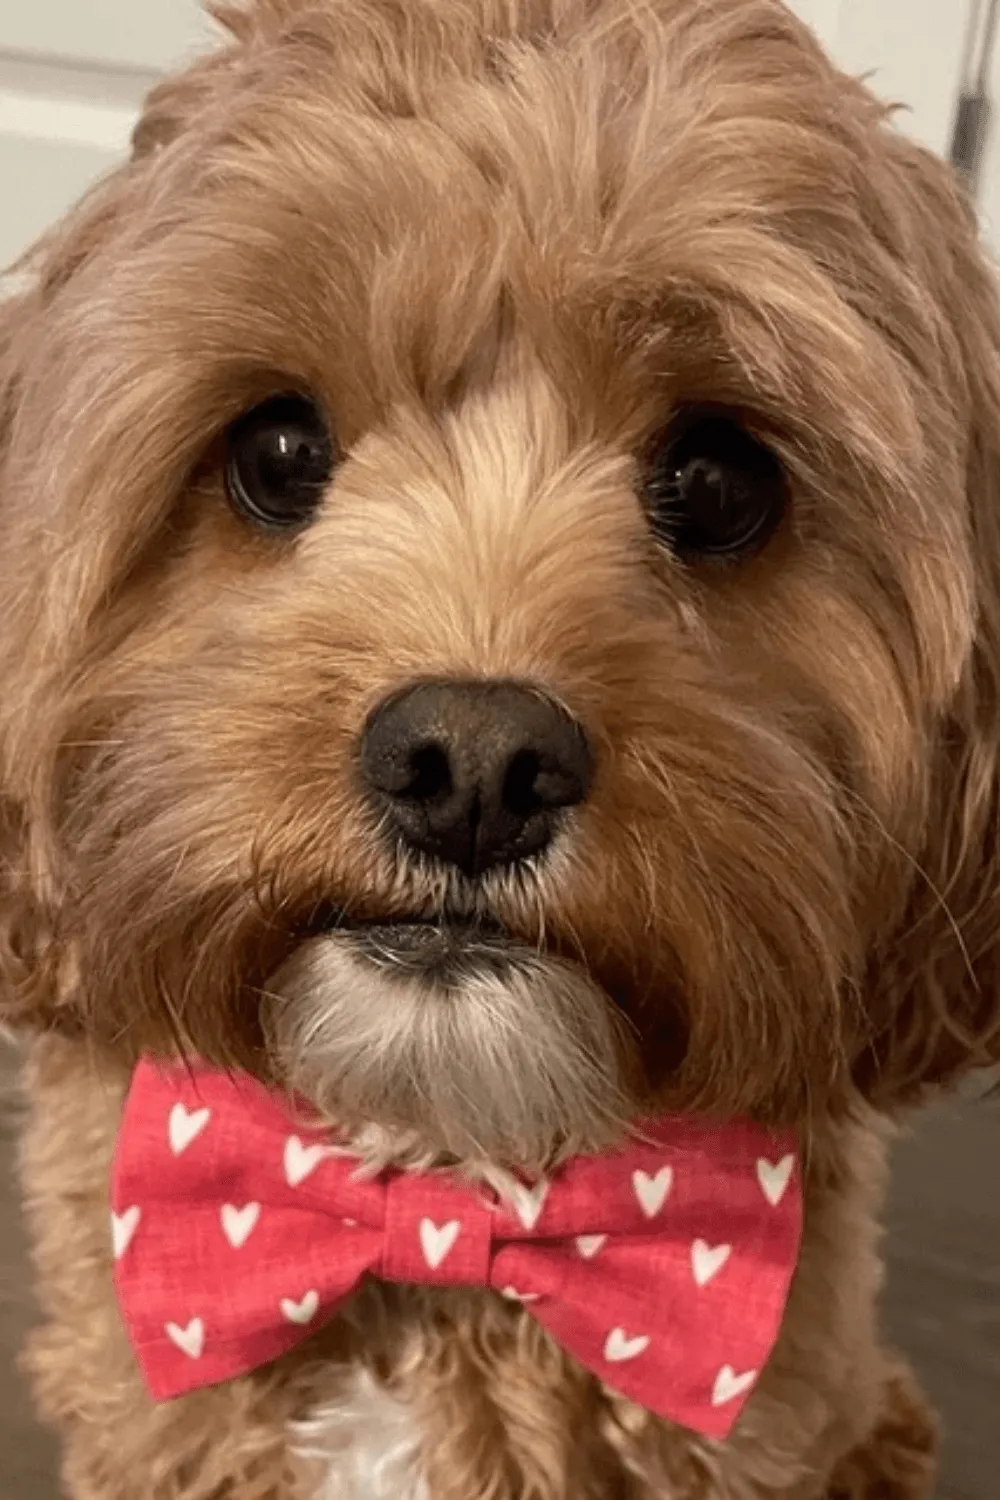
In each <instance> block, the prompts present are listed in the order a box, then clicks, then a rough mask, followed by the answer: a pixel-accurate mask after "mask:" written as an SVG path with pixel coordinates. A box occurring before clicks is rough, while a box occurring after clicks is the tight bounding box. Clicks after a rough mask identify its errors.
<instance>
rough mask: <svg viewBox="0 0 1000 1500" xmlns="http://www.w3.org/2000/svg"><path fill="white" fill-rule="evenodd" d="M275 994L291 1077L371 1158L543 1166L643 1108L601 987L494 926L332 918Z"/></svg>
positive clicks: (276, 1032) (271, 1019)
mask: <svg viewBox="0 0 1000 1500" xmlns="http://www.w3.org/2000/svg"><path fill="white" fill-rule="evenodd" d="M269 989H270V1000H269V1009H268V1017H267V1021H268V1030H269V1033H270V1038H271V1042H272V1046H273V1048H274V1050H275V1053H276V1056H277V1061H278V1068H279V1071H280V1073H281V1075H282V1077H283V1078H284V1079H285V1081H286V1082H287V1084H288V1085H289V1087H291V1088H292V1089H294V1090H295V1091H296V1092H297V1093H298V1094H300V1095H302V1096H304V1098H305V1099H307V1100H308V1101H309V1102H310V1103H311V1104H312V1105H313V1106H314V1107H315V1108H316V1109H318V1111H319V1112H320V1114H321V1115H322V1116H323V1118H324V1119H327V1120H329V1121H330V1123H331V1124H334V1125H336V1126H337V1127H339V1128H341V1129H344V1130H346V1131H348V1132H349V1133H350V1135H351V1137H352V1138H353V1139H354V1140H355V1142H358V1143H360V1147H362V1148H363V1149H364V1151H365V1154H366V1155H369V1156H373V1157H379V1158H381V1159H382V1160H390V1159H391V1160H394V1161H397V1162H400V1161H402V1162H406V1163H412V1164H422V1165H423V1164H430V1163H433V1162H450V1163H456V1162H457V1163H461V1164H464V1165H468V1166H469V1167H472V1168H476V1169H482V1168H485V1167H490V1168H498V1169H501V1170H509V1171H522V1172H532V1171H536V1172H537V1171H541V1170H544V1169H545V1168H546V1167H549V1166H551V1165H552V1164H553V1163H554V1162H555V1161H557V1160H558V1159H560V1158H561V1157H563V1156H566V1155H569V1154H572V1153H575V1152H586V1151H597V1150H600V1149H602V1148H603V1147H605V1146H607V1145H609V1144H611V1143H612V1142H613V1141H615V1140H617V1139H620V1137H621V1134H622V1132H623V1130H624V1128H625V1126H626V1123H627V1121H628V1119H629V1118H631V1117H632V1116H634V1114H635V1112H636V1111H635V1106H634V1104H633V1103H632V1102H630V1097H629V1089H628V1080H629V1078H630V1077H631V1075H632V1048H631V1045H630V1038H629V1035H628V1032H627V1030H626V1027H625V1024H624V1022H623V1020H622V1018H621V1016H620V1013H619V1011H618V1009H617V1008H616V1007H615V1006H614V1004H613V1003H612V1001H611V1000H610V999H609V997H608V996H607V994H606V993H605V992H604V991H603V990H602V989H601V988H600V987H599V986H598V985H597V984H595V983H594V981H593V980H592V979H591V978H590V977H589V976H588V975H587V974H586V973H585V972H584V970H583V969H581V968H577V967H574V966H571V965H570V964H568V963H565V962H563V961H562V960H561V959H557V958H554V957H552V956H549V955H546V954H542V953H539V952H537V951H535V950H534V949H531V948H528V947H525V946H523V945H521V944H519V943H517V942H515V941H512V940H511V939H510V938H508V937H507V936H506V935H504V934H502V933H500V932H499V931H494V930H489V929H486V928H483V927H481V926H478V925H477V926H463V925H449V924H431V923H424V922H398V923H392V924H374V925H369V926H365V927H360V928H353V929H351V928H344V927H338V928H337V929H335V930H333V931H330V932H326V933H324V934H322V935H321V936H317V937H313V938H310V939H308V940H307V941H305V942H304V943H303V944H302V945H301V946H300V947H299V948H298V949H297V950H296V952H295V953H294V954H293V956H292V957H291V959H290V960H288V961H287V962H286V964H285V965H284V966H283V968H282V969H281V970H280V971H279V973H278V974H277V975H276V976H275V977H274V979H273V980H272V982H271V985H270V987H269ZM380 1164H381V1162H380Z"/></svg>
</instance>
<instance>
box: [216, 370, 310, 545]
mask: <svg viewBox="0 0 1000 1500" xmlns="http://www.w3.org/2000/svg"><path fill="white" fill-rule="evenodd" d="M336 457H337V455H336V451H335V445H334V441H333V438H332V436H331V433H330V430H329V428H328V427H327V425H326V422H325V421H324V420H323V416H322V414H321V413H320V411H319V408H318V407H317V406H316V404H315V403H314V402H313V401H310V400H309V399H308V398H307V397H305V396H298V395H281V396H271V397H270V398H269V399H268V400H267V401H262V402H261V403H260V405H259V406H254V407H252V408H251V410H250V411H248V412H244V414H243V416H242V417H240V418H239V419H238V420H237V421H236V422H234V423H233V425H232V427H230V429H229V432H228V434H227V441H226V489H227V490H228V492H229V498H230V500H231V501H232V503H233V505H234V506H235V507H236V509H237V510H238V511H240V513H241V514H242V515H244V516H246V517H247V518H248V519H249V520H251V521H253V522H254V523H255V524H256V525H257V526H261V527H264V528H266V529H267V530H269V531H278V530H280V531H288V530H292V529H293V528H295V527H298V526H304V525H305V524H306V522H308V521H309V520H310V519H311V518H312V516H313V514H314V513H315V511H316V509H317V507H318V505H319V503H320V500H321V499H322V496H323V491H324V489H325V488H326V486H327V484H328V483H329V482H330V476H331V474H332V473H333V469H334V465H335V462H336Z"/></svg>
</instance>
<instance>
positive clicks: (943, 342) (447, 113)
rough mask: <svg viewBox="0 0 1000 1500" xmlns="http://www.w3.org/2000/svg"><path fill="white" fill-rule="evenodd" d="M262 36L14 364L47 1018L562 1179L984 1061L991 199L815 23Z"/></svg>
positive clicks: (121, 207) (162, 96) (235, 58)
mask: <svg viewBox="0 0 1000 1500" xmlns="http://www.w3.org/2000/svg"><path fill="white" fill-rule="evenodd" d="M219 11H220V19H222V21H223V22H224V23H225V24H226V25H227V26H228V28H229V30H230V33H231V36H230V40H229V42H228V44H227V46H226V47H225V48H224V49H223V50H221V51H220V52H219V53H217V54H216V55H214V56H213V57H211V58H209V59H208V60H206V61H204V62H202V63H199V64H197V65H196V66H195V67H194V68H193V70H191V71H190V72H189V73H188V74H186V75H185V76H183V77H181V78H180V79H178V80H175V81H171V82H169V83H167V84H165V85H164V86H163V87H162V88H161V89H159V90H157V91H156V92H155V93H154V95H153V96H152V98H151V100H150V101H149V105H148V108H147V111H146V113H145V116H144V118H143V121H142V123H141V124H140V126H139V128H138V131H137V134H136V142H135V151H134V155H133V159H132V160H131V162H130V163H129V164H128V165H126V166H124V167H122V168H121V170H120V171H118V172H117V173H116V174H114V175H113V176H112V177H111V178H110V179H109V180H108V181H107V182H105V183H104V184H103V185H102V186H100V187H99V188H98V189H97V190H96V192H95V193H94V194H93V195H92V197H91V198H90V199H89V200H88V201H87V202H86V203H84V205H83V206H82V207H81V208H80V209H79V210H78V211H77V213H76V214H75V215H74V216H73V217H71V218H70V220H69V221H68V222H67V224H66V225H64V226H63V227H62V228H60V229H59V230H58V231H56V233H55V234H54V235H53V236H52V237H51V238H50V239H49V240H48V241H47V242H46V243H45V244H43V245H42V246H40V247H39V248H38V249H37V251H36V252H35V253H34V256H33V257H32V261H31V270H32V272H33V278H34V279H33V284H32V285H31V286H30V287H29V288H28V289H27V290H26V291H24V292H23V293H22V294H21V295H20V296H19V298H17V299H16V300H14V301H12V302H11V303H9V305H8V306H7V308H6V309H5V311H4V314H3V316H4V324H3V334H2V343H0V373H2V403H3V404H2V412H3V426H2V430H0V441H2V444H3V447H2V458H0V505H2V516H3V524H4V534H5V546H4V555H3V590H4V617H5V630H4V634H3V641H2V645H0V651H2V656H3V662H2V672H3V679H2V680H3V683H4V692H3V697H2V702H0V716H2V726H0V727H2V753H3V778H4V789H5V838H6V850H5V879H6V883H7V891H6V893H5V896H4V903H3V911H4V924H5V925H4V933H3V955H4V968H5V973H6V992H5V999H4V1005H5V1007H6V1010H7V1013H8V1015H9V1016H10V1017H11V1018H13V1019H15V1020H17V1019H21V1020H25V1019H27V1020H34V1021H35V1023H36V1024H44V1025H48V1026H56V1027H60V1028H63V1029H75V1030H77V1031H78V1032H82V1033H85V1034H86V1035H88V1036H89V1037H91V1038H92V1039H94V1040H96V1042H97V1043H98V1044H99V1045H101V1046H104V1047H112V1048H115V1049H118V1051H119V1052H120V1053H121V1054H122V1055H123V1056H125V1057H131V1056H135V1055H136V1054H138V1053H139V1052H141V1051H143V1050H154V1051H157V1050H161V1051H162V1050H172V1049H175V1048H178V1047H181V1048H186V1049H192V1050H195V1051H197V1052H198V1053H200V1054H202V1055H204V1056H205V1057H207V1058H209V1059H211V1060H213V1061H216V1062H219V1063H223V1064H232V1065H236V1066H240V1067H246V1068H250V1069H252V1070H253V1071H255V1072H256V1073H258V1074H259V1075H261V1076H263V1077H265V1078H268V1079H272V1080H275V1081H279V1082H282V1083H285V1084H288V1085H290V1086H294V1087H296V1088H298V1089H300V1090H301V1091H303V1092H304V1093H305V1094H306V1095H307V1096H308V1097H310V1098H311V1099H312V1100H313V1101H314V1102H315V1103H317V1104H319V1105H320V1107H321V1108H323V1109H325V1110H327V1111H328V1112H329V1113H331V1114H332V1115H333V1116H335V1117H336V1118H338V1119H340V1120H343V1121H345V1122H347V1123H348V1124H350V1125H351V1126H352V1127H354V1128H355V1129H358V1130H363V1129H364V1128H365V1127H367V1126H371V1125H375V1126H377V1127H379V1128H380V1129H383V1130H389V1131H391V1132H393V1138H394V1139H395V1140H397V1141H408V1142H410V1143H411V1145H412V1149H413V1150H414V1151H430V1152H432V1153H434V1154H441V1153H444V1154H446V1155H448V1156H452V1157H455V1156H457V1157H461V1158H464V1157H470V1156H486V1157H490V1158H492V1159H494V1160H499V1161H504V1162H510V1163H514V1162H517V1163H520V1164H522V1165H523V1164H528V1165H531V1164H535V1165H537V1164H538V1163H540V1162H542V1161H544V1160H547V1159H549V1158H550V1157H551V1156H552V1155H553V1154H554V1153H557V1152H559V1151H561V1150H569V1149H579V1148H583V1147H593V1146H597V1145H599V1144H601V1143H602V1142H603V1141H605V1140H607V1139H609V1138H610V1137H611V1136H613V1134H614V1132H615V1131H616V1130H617V1128H618V1127H619V1125H620V1122H621V1121H622V1120H623V1119H624V1118H626V1117H628V1116H629V1115H632V1114H635V1113H636V1112H638V1111H641V1110H644V1109H647V1108H649V1107H650V1106H651V1105H653V1104H657V1105H662V1106H665V1107H674V1108H682V1109H697V1110H718V1111H726V1112H734V1111H741V1110H749V1111H751V1112H753V1113H755V1114H757V1115H759V1116H760V1117H761V1118H766V1119H779V1118H780V1119H788V1118H796V1119H801V1118H803V1117H805V1116H807V1115H808V1114H809V1112H810V1111H822V1110H825V1109H831V1108H836V1107H837V1106H838V1105H840V1104H843V1103H844V1102H845V1101H846V1100H848V1099H849V1098H850V1097H851V1094H852V1091H853V1090H856V1089H858V1088H860V1089H862V1090H864V1091H865V1092H866V1093H867V1094H868V1095H869V1096H871V1097H873V1098H875V1099H876V1100H877V1101H878V1102H895V1101H897V1100H899V1099H901V1098H903V1097H905V1096H906V1095H907V1094H909V1093H912V1092H913V1090H914V1089H916V1088H918V1087H919V1086H921V1085H923V1084H925V1083H927V1082H932V1081H937V1080H940V1079H944V1078H946V1077H949V1076H952V1075H953V1074H954V1073H955V1072H956V1071H958V1070H959V1069H960V1068H962V1067H964V1066H967V1065H969V1064H970V1063H973V1062H976V1061H979V1060H982V1059H983V1058H985V1057H986V1056H987V1055H988V1054H989V1052H990V1051H991V1050H994V1051H995V1050H996V1033H997V1024H998V1017H1000V1007H998V999H997V984H996V972H995V965H996V956H997V933H998V930H1000V900H998V879H1000V872H998V866H997V856H996V834H997V811H998V809H997V749H998V743H1000V718H998V715H1000V682H998V676H997V671H998V662H1000V616H998V610H1000V576H998V565H1000V485H998V482H997V481H998V475H1000V469H998V460H997V443H998V440H1000V439H998V434H1000V364H998V350H1000V323H998V316H997V310H996V306H995V289H994V285H993V282H992V280H991V279H990V276H989V274H988V271H987V269H986V267H985V265H984V262H983V259H982V257H981V254H980V251H979V249H978V247H977V243H976V232H975V226H974V223H973V220H972V215H971V213H970V212H969V210H968V208H967V207H966V205H965V204H964V203H963V201H962V200H961V197H960V194H959V193H958V191H957V190H956V189H955V187H954V186H953V184H952V182H951V180H950V177H949V174H948V172H947V170H946V169H945V167H944V166H943V165H941V164H939V163H938V162H936V161H934V160H933V159H932V158H930V157H929V156H928V155H926V154H924V153H923V152H921V151H920V150H918V149H917V148H916V147H914V146H912V145H911V144H909V143H907V141H906V140H905V139H904V138H903V137H902V136H901V135H899V134H897V133H896V132H895V131H894V129H893V128H892V127H891V125H890V124H889V123H888V122H887V121H886V119H885V118H884V111H883V110H882V109H881V108H880V107H879V106H878V105H877V104H876V103H875V101H874V100H873V99H872V98H871V97H870V96H869V95H868V94H867V93H866V92H865V90H864V89H863V88H861V87H860V86H859V85H856V84H855V83H853V82H851V81H850V80H848V79H846V78H844V77H843V76H841V75H839V74H838V73H837V72H836V71H835V70H834V69H833V68H832V67H831V65H830V64H829V63H828V62H827V61H826V59H825V58H824V57H823V56H822V54H821V52H820V51H819V49H818V47H817V46H816V45H815V43H814V42H813V40H812V38H811V36H810V35H809V34H808V33H807V32H806V30H805V29H804V28H803V27H801V26H800V25H799V24H798V23H797V22H796V21H795V20H794V19H793V18H792V17H791V16H790V15H789V14H788V13H787V12H786V11H785V10H784V9H783V8H782V7H781V6H780V5H778V4H776V3H772V0H716V3H712V4H708V3H696V4H690V3H687V0H684V3H681V0H657V3H655V4H652V5H648V6H642V7H639V6H633V5H631V4H627V3H625V0H568V3H565V4H554V3H552V0H521V3H518V4H515V5H509V4H494V3H492V0H447V3H444V0H402V3H398V4H389V3H384V0H363V3H358V0H352V3H350V4H347V3H342V0H255V3H252V4H248V5H246V6H245V7H243V8H240V7H238V6H235V5H225V6H220V7H219ZM991 1039H992V1040H991Z"/></svg>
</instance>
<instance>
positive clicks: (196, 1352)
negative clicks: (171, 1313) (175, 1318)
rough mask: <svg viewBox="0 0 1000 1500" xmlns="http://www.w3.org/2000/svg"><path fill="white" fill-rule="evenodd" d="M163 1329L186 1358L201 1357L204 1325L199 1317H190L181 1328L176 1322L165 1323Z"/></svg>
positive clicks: (203, 1345)
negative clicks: (188, 1321)
mask: <svg viewBox="0 0 1000 1500" xmlns="http://www.w3.org/2000/svg"><path fill="white" fill-rule="evenodd" d="M163 1331H164V1333H165V1334H166V1335H167V1338H168V1339H169V1340H170V1342H171V1343H172V1344H176V1345H177V1348H178V1349H179V1350H180V1351H181V1353H182V1354H186V1355H187V1357H188V1359H201V1356H202V1353H203V1352H204V1348H205V1325H204V1323H203V1322H202V1320H201V1318H192V1319H191V1321H190V1323H187V1324H186V1325H185V1326H184V1327H183V1328H181V1327H180V1325H179V1324H178V1323H167V1324H165V1325H164V1329H163Z"/></svg>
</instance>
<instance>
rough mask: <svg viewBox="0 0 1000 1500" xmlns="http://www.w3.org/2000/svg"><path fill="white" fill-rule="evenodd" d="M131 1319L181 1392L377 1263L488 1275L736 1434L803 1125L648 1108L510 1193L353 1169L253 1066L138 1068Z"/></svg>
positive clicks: (341, 1292)
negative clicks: (792, 1127) (494, 1197)
mask: <svg viewBox="0 0 1000 1500" xmlns="http://www.w3.org/2000/svg"><path fill="white" fill-rule="evenodd" d="M112 1204H113V1214H112V1232H113V1242H114V1254H115V1260H116V1272H115V1274H116V1283H117V1288H118V1297H119V1301H120V1304H121V1308H122V1313H123V1316H124V1320H125V1324H126V1326H127V1328H128V1332H129V1335H130V1337H131V1339H132V1342H133V1344H134V1346H135V1349H136V1353H137V1355H138V1359H139V1363H140V1365H141V1367H142V1371H143V1374H144V1376H145V1379H146V1383H147V1385H148V1386H149V1389H150V1391H151V1392H152V1394H153V1396H154V1397H155V1398H157V1399H158V1400H164V1399H167V1398H169V1397H172V1396H178V1395H181V1394H183V1393H184V1392H187V1391H191V1390H193V1389H196V1388H198V1387H201V1386H206V1385H213V1384H216V1383H217V1382H219V1381H223V1380H230V1379H232V1378H234V1377H235V1376H238V1375H242V1374H245V1373H246V1372H247V1371H249V1370H252V1369H256V1368H257V1367H258V1366H260V1365H263V1364H267V1363H268V1362H269V1361H271V1360H273V1359H277V1358H278V1357H279V1356H280V1355H282V1354H284V1353H286V1352H287V1351H288V1350H289V1349H291V1348H292V1347H293V1346H294V1345H295V1344H296V1343H298V1342H300V1341H301V1340H302V1339H303V1338H304V1337H305V1336H306V1334H307V1333H308V1332H309V1331H310V1330H312V1329H314V1328H316V1327H317V1326H318V1325H319V1324H321V1323H322V1322H323V1321H324V1320H326V1319H329V1318H330V1317H331V1316H332V1315H333V1314H334V1313H335V1311H336V1309H337V1308H338V1306H340V1304H341V1303H343V1302H344V1300H345V1299H346V1298H347V1297H349V1296H350V1295H351V1293H352V1292H353V1291H355V1289H356V1288H357V1287H358V1285H359V1283H360V1282H361V1281H362V1279H363V1278H364V1277H365V1276H366V1275H374V1276H379V1277H381V1278H382V1279H383V1280H386V1281H401V1282H423V1283H429V1284H435V1285H442V1286H478V1287H491V1288H493V1290H494V1291H496V1292H499V1293H500V1294H501V1295H502V1296H505V1297H510V1298H513V1299H515V1300H517V1301H519V1302H521V1303H523V1304H524V1305H525V1307H526V1309H527V1311H528V1312H530V1314H531V1316H532V1317H534V1318H537V1319H538V1321H539V1323H541V1324H543V1325H544V1327H545V1328H547V1329H548V1330H549V1332H550V1333H551V1334H552V1336H553V1337H554V1338H555V1339H557V1340H558V1341H559V1343H560V1344H562V1345H563V1347H564V1348H566V1349H567V1350H569V1351H570V1353H572V1354H573V1355H575V1357H576V1358H577V1359H578V1360H580V1362H581V1363H582V1364H584V1365H586V1366H587V1368H588V1369H590V1370H592V1371H594V1373H595V1374H597V1375H598V1376H600V1378H601V1380H603V1381H605V1382H606V1383H607V1384H608V1385H609V1386H612V1387H613V1388H614V1389H615V1390H618V1391H620V1392H622V1393H623V1394H624V1395H626V1396H628V1397H630V1398H631V1399H632V1400H633V1401H636V1402H638V1403H639V1404H640V1405H641V1406H644V1407H648V1408H649V1409H650V1410H651V1411H654V1412H657V1413H659V1414H660V1415H661V1416H663V1417H667V1418H669V1419H670V1420H672V1421H674V1422H678V1423H680V1424H681V1425H683V1426H685V1427H689V1428H693V1429H694V1430H696V1431H698V1432H702V1433H705V1434H706V1435H707V1436H710V1437H715V1438H724V1437H726V1436H727V1435H728V1433H729V1431H730V1429H731V1427H732V1426H733V1423H734V1422H735V1421H736V1418H737V1417H738V1415H739V1413H740V1410H741V1409H742V1407H743V1404H744V1402H745V1401H746V1399H747V1397H748V1395H749V1393H750V1391H751V1390H752V1388H753V1385H754V1383H755V1381H756V1380H757V1377H758V1375H759V1374H760V1371H761V1369H762V1367H763V1365H764V1363H765V1361H766V1360H767V1358H768V1356H769V1354H770V1352H771V1349H772V1347H773V1345H774V1342H775V1339H776V1338H777V1334H778V1329H779V1327H780V1323H781V1318H782V1314H783V1311H784V1307H785V1302H786V1300H787V1297H788V1289H789V1284H790V1282H791V1278H792V1273H793V1271H794V1268H795V1262H796V1257H797V1254H798V1245H799V1236H800V1231H801V1221H802V1194H801V1187H800V1183H799V1173H798V1171H797V1169H796V1156H795V1150H794V1144H793V1142H792V1140H791V1138H790V1137H787V1136H780V1137H779V1136H775V1135H773V1134H769V1133H768V1132H766V1131H764V1130H762V1129H761V1128H759V1127H758V1126H756V1125H753V1124H750V1123H748V1122H746V1121H732V1122H726V1123H723V1124H719V1123H712V1122H709V1121H704V1120H699V1119H695V1118H689V1117H668V1118H663V1119H658V1120H654V1121H652V1122H647V1123H645V1124H644V1125H643V1127H642V1132H641V1137H639V1136H637V1137H636V1138H635V1139H633V1140H631V1141H630V1142H629V1144H628V1145H627V1146H626V1147H624V1148H623V1149H621V1150H618V1151H615V1152H612V1153H608V1154H605V1155H602V1156H592V1157H576V1158H574V1159H573V1160H571V1161H569V1162H567V1163H566V1164H565V1165H564V1166H563V1167H561V1168H560V1169H559V1170H558V1171H557V1172H556V1173H555V1174H554V1175H553V1177H552V1178H551V1180H549V1181H543V1182H540V1183H537V1184H536V1185H535V1186H533V1187H530V1188H529V1187H523V1188H521V1189H520V1190H519V1193H518V1195H517V1198H516V1201H515V1203H514V1204H513V1205H508V1204H505V1203H499V1202H495V1201H488V1200H487V1195H486V1193H485V1192H484V1190H483V1189H482V1188H479V1187H476V1186H470V1185H468V1184H465V1183H462V1182H460V1181H458V1180H456V1179H454V1178H451V1177H448V1176H446V1175H444V1174H441V1173H430V1172H408V1171H397V1170H392V1171H386V1172H383V1173H381V1174H380V1175H379V1176H377V1177H374V1178H373V1177H363V1176H360V1175H359V1173H358V1162H357V1159H356V1158H355V1157H353V1156H351V1155H349V1154H348V1153H346V1152H345V1151H344V1150H342V1149H339V1148H337V1147H335V1146H332V1145H331V1137H330V1135H329V1133H320V1132H318V1131H310V1130H308V1129H306V1128H304V1127H303V1126H302V1124H301V1123H297V1122H296V1121H295V1120H294V1119H293V1118H292V1117H291V1116H290V1115H289V1114H288V1112H287V1111H286V1109H285V1107H284V1106H283V1103H282V1101H281V1100H279V1099H278V1098H276V1097H275V1096H274V1095H272V1094H269V1093H268V1092H267V1091H266V1090H265V1089H264V1088H263V1087H261V1085H259V1084H258V1083H256V1082H254V1081H253V1080H252V1079H250V1078H246V1077H237V1078H233V1077H231V1076H230V1075H228V1074H225V1073H219V1072H214V1071H211V1070H209V1069H207V1068H198V1069H195V1071H194V1072H188V1071H185V1070H181V1069H179V1068H170V1069H167V1070H160V1069H157V1068H155V1067H154V1066H153V1065H152V1064H150V1063H147V1062H144V1063H142V1064H140V1066H139V1068H138V1069H137V1071H136V1074H135V1077H134V1079H133V1081H132V1087H131V1090H130V1092H129V1096H128V1099H127V1101H126V1104H125V1110H124V1115H123V1119H122V1126H121V1133H120V1136H119V1141H118V1147H117V1152H116V1160H115V1166H114V1176H113V1189H112Z"/></svg>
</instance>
